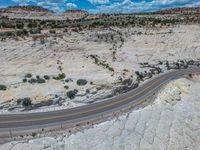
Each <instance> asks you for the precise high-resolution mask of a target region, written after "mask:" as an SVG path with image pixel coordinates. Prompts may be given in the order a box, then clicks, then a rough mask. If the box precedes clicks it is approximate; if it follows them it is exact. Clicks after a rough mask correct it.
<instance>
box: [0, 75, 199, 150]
mask: <svg viewBox="0 0 200 150" xmlns="http://www.w3.org/2000/svg"><path fill="white" fill-rule="evenodd" d="M196 78H197V77H196ZM199 90H200V83H199V82H196V80H195V81H193V80H189V79H185V78H182V79H179V80H176V81H172V82H170V83H169V84H167V85H166V86H165V87H164V88H163V89H161V90H160V92H159V93H158V94H157V97H156V99H155V101H154V102H153V103H152V104H150V105H148V106H146V107H145V108H141V109H138V110H133V111H132V112H131V113H129V114H127V115H123V116H121V117H119V118H117V119H113V120H111V121H107V122H104V123H101V124H99V125H95V126H94V127H93V128H90V129H86V130H84V131H83V132H77V133H76V134H73V135H71V136H65V135H64V134H63V135H62V136H59V137H57V138H53V137H48V138H47V137H44V138H40V139H34V140H30V141H26V142H24V143H23V142H19V146H20V147H19V149H22V148H21V146H22V145H24V148H26V147H28V146H33V145H34V146H35V147H37V146H42V147H43V149H44V148H45V147H46V148H50V149H55V150H57V149H63V150H65V149H70V150H79V149H81V150H88V149H96V150H111V149H113V150H168V149H169V150H199V147H200V126H199V125H200V107H199V106H200V99H199V98H200V93H199ZM15 145H16V146H14V147H13V144H11V143H9V144H4V145H2V146H1V147H0V149H6V148H7V149H8V148H10V149H11V150H15V149H16V148H17V145H18V144H16V142H15ZM34 146H33V147H34ZM12 147H13V148H12ZM22 147H23V146H22Z"/></svg>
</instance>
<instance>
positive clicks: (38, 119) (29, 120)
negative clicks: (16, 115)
mask: <svg viewBox="0 0 200 150" xmlns="http://www.w3.org/2000/svg"><path fill="white" fill-rule="evenodd" d="M164 77H165V78H166V77H167V76H163V77H160V79H159V80H157V81H155V82H153V83H152V84H151V86H152V85H154V84H156V83H157V82H159V81H160V80H161V79H162V78H164ZM151 86H150V87H151ZM150 87H149V86H148V87H146V88H144V89H143V90H141V91H140V92H139V93H136V94H134V95H132V96H130V97H127V98H125V99H123V100H121V101H116V102H113V103H110V104H108V105H104V106H101V107H97V108H95V109H90V110H87V111H83V112H77V113H72V114H69V115H66V114H64V115H60V116H49V117H45V118H35V119H28V120H14V121H12V120H10V121H0V124H5V123H21V122H33V121H43V120H50V119H57V118H62V117H70V116H73V115H79V114H84V113H88V112H92V111H95V110H99V109H103V108H106V107H109V106H112V105H115V104H118V103H121V102H123V101H126V100H129V99H131V98H133V97H135V96H137V95H139V94H141V93H143V92H144V91H145V90H146V89H148V88H150Z"/></svg>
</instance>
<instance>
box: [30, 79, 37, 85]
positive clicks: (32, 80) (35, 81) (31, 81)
mask: <svg viewBox="0 0 200 150" xmlns="http://www.w3.org/2000/svg"><path fill="white" fill-rule="evenodd" d="M28 82H29V83H31V84H32V83H37V80H36V79H34V78H32V79H30V80H29V81H28Z"/></svg>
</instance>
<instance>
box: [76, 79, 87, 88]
mask: <svg viewBox="0 0 200 150" xmlns="http://www.w3.org/2000/svg"><path fill="white" fill-rule="evenodd" d="M76 83H77V85H80V86H83V85H86V84H87V80H85V79H79V80H77V82H76Z"/></svg>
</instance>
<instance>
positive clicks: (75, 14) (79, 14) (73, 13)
mask: <svg viewBox="0 0 200 150" xmlns="http://www.w3.org/2000/svg"><path fill="white" fill-rule="evenodd" d="M63 14H64V15H65V16H67V17H68V18H70V19H72V18H74V19H80V18H84V17H86V16H88V14H89V13H88V12H87V11H85V10H66V11H65V12H64V13H63Z"/></svg>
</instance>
